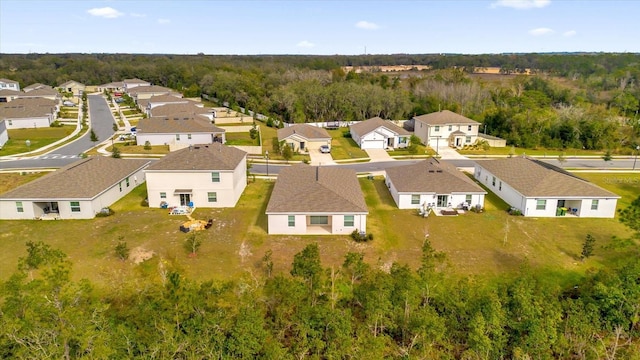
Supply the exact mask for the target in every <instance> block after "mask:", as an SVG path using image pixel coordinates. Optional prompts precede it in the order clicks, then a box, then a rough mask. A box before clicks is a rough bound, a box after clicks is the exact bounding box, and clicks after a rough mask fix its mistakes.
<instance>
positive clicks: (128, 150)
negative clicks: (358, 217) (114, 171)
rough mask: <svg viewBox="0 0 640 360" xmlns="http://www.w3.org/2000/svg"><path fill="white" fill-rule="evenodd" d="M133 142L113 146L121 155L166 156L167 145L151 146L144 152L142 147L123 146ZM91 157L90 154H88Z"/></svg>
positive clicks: (108, 148) (109, 149)
mask: <svg viewBox="0 0 640 360" xmlns="http://www.w3.org/2000/svg"><path fill="white" fill-rule="evenodd" d="M135 143H136V142H135V141H131V142H125V143H120V144H115V146H116V147H117V148H119V149H120V153H121V154H122V155H126V154H168V153H169V145H152V146H151V149H149V150H145V148H144V145H125V144H135ZM106 150H107V151H109V152H111V151H112V150H113V147H112V146H108V147H107V148H106ZM88 155H91V154H88Z"/></svg>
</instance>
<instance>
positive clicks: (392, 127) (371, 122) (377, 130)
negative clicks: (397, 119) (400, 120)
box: [349, 117, 411, 149]
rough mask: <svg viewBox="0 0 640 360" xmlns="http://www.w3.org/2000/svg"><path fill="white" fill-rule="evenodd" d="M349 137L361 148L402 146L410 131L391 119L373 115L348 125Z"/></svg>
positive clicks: (409, 135) (407, 139) (406, 140)
mask: <svg viewBox="0 0 640 360" xmlns="http://www.w3.org/2000/svg"><path fill="white" fill-rule="evenodd" d="M349 131H350V132H351V138H352V139H353V140H354V141H355V142H356V144H358V145H359V146H360V148H361V149H387V148H404V147H407V145H409V138H410V137H411V133H410V132H408V131H407V130H405V129H403V128H401V127H399V126H398V125H396V124H394V123H393V122H391V121H387V120H383V119H381V118H379V117H374V118H371V119H368V120H364V121H359V122H357V123H355V124H353V125H351V126H349Z"/></svg>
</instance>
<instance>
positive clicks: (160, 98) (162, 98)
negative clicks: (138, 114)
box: [145, 95, 204, 116]
mask: <svg viewBox="0 0 640 360" xmlns="http://www.w3.org/2000/svg"><path fill="white" fill-rule="evenodd" d="M187 103H191V104H194V105H196V106H198V105H199V107H204V105H203V104H199V103H196V102H195V101H193V100H189V99H184V98H183V97H182V96H175V95H155V96H152V97H150V98H149V101H148V102H147V106H146V107H145V110H146V113H147V115H148V116H151V109H153V108H154V107H157V106H162V105H168V104H187Z"/></svg>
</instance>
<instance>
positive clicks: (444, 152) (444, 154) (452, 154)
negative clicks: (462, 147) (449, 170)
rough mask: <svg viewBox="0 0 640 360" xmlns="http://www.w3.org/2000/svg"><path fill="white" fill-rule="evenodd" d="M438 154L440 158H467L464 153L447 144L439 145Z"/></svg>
mask: <svg viewBox="0 0 640 360" xmlns="http://www.w3.org/2000/svg"><path fill="white" fill-rule="evenodd" d="M439 150H440V151H438V154H439V155H440V158H441V159H443V160H468V159H469V158H467V157H466V156H464V155H460V154H459V153H458V152H457V151H456V150H455V149H454V148H450V147H448V146H441V147H440V149H439Z"/></svg>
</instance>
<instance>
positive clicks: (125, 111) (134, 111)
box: [122, 109, 142, 116]
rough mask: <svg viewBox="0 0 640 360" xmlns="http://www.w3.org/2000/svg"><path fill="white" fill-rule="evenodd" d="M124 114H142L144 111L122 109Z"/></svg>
mask: <svg viewBox="0 0 640 360" xmlns="http://www.w3.org/2000/svg"><path fill="white" fill-rule="evenodd" d="M122 115H124V116H131V115H142V113H141V112H140V111H138V110H133V109H132V110H122Z"/></svg>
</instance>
